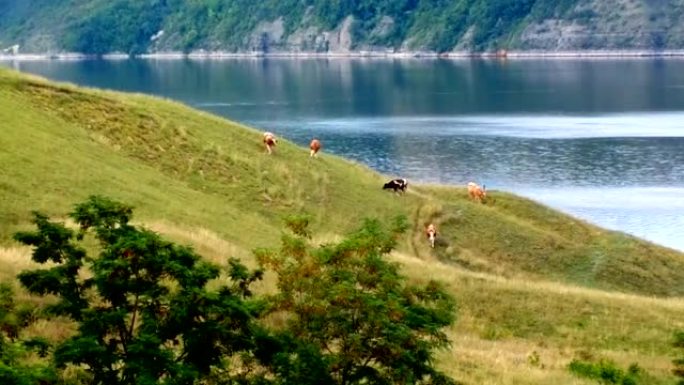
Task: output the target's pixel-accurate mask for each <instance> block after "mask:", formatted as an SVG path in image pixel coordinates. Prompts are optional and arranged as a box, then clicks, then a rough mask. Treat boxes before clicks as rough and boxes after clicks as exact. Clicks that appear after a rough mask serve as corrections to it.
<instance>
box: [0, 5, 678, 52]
mask: <svg viewBox="0 0 684 385" xmlns="http://www.w3.org/2000/svg"><path fill="white" fill-rule="evenodd" d="M683 14H684V2H682V1H681V0H667V1H653V0H635V1H629V0H613V1H610V2H605V1H599V0H561V1H557V0H452V1H443V0H355V1H335V2H332V1H327V0H264V1H259V2H254V1H251V0H231V1H228V0H202V1H195V0H193V1H190V0H145V1H139V0H113V1H102V0H88V1H80V0H54V1H46V0H26V1H16V0H6V2H5V4H4V5H2V4H0V15H1V16H0V47H4V46H10V45H13V44H21V45H22V46H23V50H24V51H25V52H30V51H33V52H36V51H38V52H45V51H71V52H83V53H93V54H101V53H107V52H114V51H117V52H126V53H132V54H137V53H143V52H156V51H172V50H184V51H192V50H198V49H208V50H227V51H243V52H244V51H247V52H249V51H269V52H274V51H276V52H277V51H308V52H346V51H348V50H356V51H359V50H381V51H384V50H387V49H390V50H430V51H436V52H447V51H451V50H460V51H462V50H472V51H483V50H495V49H526V50H530V49H541V50H583V49H662V48H671V49H672V48H684V38H683V37H682V32H683V28H684V27H683V26H682V25H681V23H679V20H680V19H681V16H682V15H683ZM160 31H164V33H163V34H159V35H158V32H160ZM153 37H154V38H153Z"/></svg>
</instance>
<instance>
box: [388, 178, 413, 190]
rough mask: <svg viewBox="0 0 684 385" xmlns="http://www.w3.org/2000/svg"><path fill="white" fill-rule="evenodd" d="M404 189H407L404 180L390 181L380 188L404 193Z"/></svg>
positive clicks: (406, 183) (406, 182)
mask: <svg viewBox="0 0 684 385" xmlns="http://www.w3.org/2000/svg"><path fill="white" fill-rule="evenodd" d="M406 187H408V181H407V180H406V179H403V178H400V179H392V180H391V181H389V182H387V183H385V185H384V186H382V189H383V190H387V189H392V190H394V192H398V191H401V192H405V191H406Z"/></svg>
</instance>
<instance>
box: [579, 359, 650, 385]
mask: <svg viewBox="0 0 684 385" xmlns="http://www.w3.org/2000/svg"><path fill="white" fill-rule="evenodd" d="M568 368H569V369H570V371H571V372H572V373H574V374H575V375H577V376H578V377H584V378H589V379H593V380H596V381H598V383H600V384H617V385H639V384H640V380H641V377H642V372H643V371H642V370H641V368H639V366H638V365H637V364H632V365H630V367H629V368H628V369H627V372H625V371H623V370H622V369H620V368H618V367H617V366H616V365H615V363H614V362H612V361H608V360H601V361H599V362H586V361H580V360H573V361H572V362H570V365H569V366H568Z"/></svg>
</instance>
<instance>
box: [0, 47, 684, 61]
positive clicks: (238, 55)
mask: <svg viewBox="0 0 684 385" xmlns="http://www.w3.org/2000/svg"><path fill="white" fill-rule="evenodd" d="M259 58H286V59H346V58H349V59H357V58H369V59H586V58H591V59H614V58H684V49H678V50H577V51H506V50H501V51H496V52H468V51H459V52H443V53H437V52H432V51H407V52H394V51H348V52H341V51H340V52H306V51H289V52H285V51H283V52H261V51H255V52H226V51H192V52H189V53H185V52H176V51H171V52H156V53H146V54H139V55H129V54H126V53H118V52H115V53H109V54H104V55H90V54H82V53H76V52H64V53H25V54H24V53H22V54H2V53H0V61H31V60H36V61H40V60H92V59H104V60H125V59H153V60H175V59H259Z"/></svg>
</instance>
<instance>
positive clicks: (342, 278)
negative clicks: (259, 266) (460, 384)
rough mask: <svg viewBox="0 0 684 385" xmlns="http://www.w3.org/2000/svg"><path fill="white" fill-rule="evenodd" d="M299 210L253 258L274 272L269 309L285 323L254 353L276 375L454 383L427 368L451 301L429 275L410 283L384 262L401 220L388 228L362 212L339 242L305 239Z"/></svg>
mask: <svg viewBox="0 0 684 385" xmlns="http://www.w3.org/2000/svg"><path fill="white" fill-rule="evenodd" d="M303 223H306V221H303V220H302V219H301V218H295V220H293V221H290V222H289V223H288V225H289V227H290V228H291V230H292V231H293V233H294V235H285V236H283V240H282V247H281V249H280V250H279V251H269V250H258V251H257V252H256V255H257V258H258V259H259V260H260V262H261V263H263V264H264V265H265V266H268V267H270V268H272V269H273V270H274V271H275V272H276V273H277V275H278V287H279V288H280V293H279V294H278V295H277V296H275V297H274V298H273V308H272V309H271V311H272V312H281V313H284V314H285V315H286V318H287V326H286V328H284V330H283V331H282V333H281V334H280V339H279V340H278V341H277V342H274V343H273V344H272V346H271V348H270V349H268V350H267V351H262V352H261V358H262V359H263V360H264V361H265V362H267V363H270V365H271V366H272V367H273V368H274V370H275V371H276V373H277V377H278V378H279V381H277V382H279V383H291V384H295V383H297V384H317V383H318V384H320V383H329V384H345V385H346V384H362V383H363V384H428V383H445V384H446V383H453V381H452V380H450V379H449V378H447V377H446V376H445V375H443V374H442V373H440V372H439V371H437V370H436V369H435V368H434V362H433V354H434V350H435V349H437V348H442V347H445V346H447V344H448V340H447V337H446V335H445V333H444V331H443V328H444V327H446V326H448V325H450V324H451V323H452V322H453V321H454V311H455V305H454V301H453V299H452V298H451V297H450V296H449V295H448V294H447V293H446V292H445V291H444V290H443V289H442V288H441V286H440V285H439V284H437V283H435V282H429V283H427V284H426V285H424V286H417V285H411V284H409V283H407V282H406V279H405V277H403V276H402V275H401V274H400V273H399V266H398V265H397V264H393V263H390V262H388V261H387V260H386V255H387V254H388V253H389V252H390V251H391V250H392V249H393V248H394V246H395V242H396V238H397V235H398V234H400V233H401V232H403V231H404V230H405V229H406V225H405V223H404V221H403V220H398V221H397V222H396V223H395V225H394V226H393V228H392V229H389V230H387V229H385V228H383V226H382V225H381V224H380V223H379V222H378V221H375V220H367V221H366V222H365V223H364V225H363V226H362V227H361V228H360V229H359V230H358V231H356V232H354V233H352V234H351V235H350V236H349V237H348V238H347V239H346V240H344V241H342V242H340V243H338V244H329V245H323V246H321V247H319V248H315V247H311V245H310V244H309V240H308V239H309V232H308V230H307V229H306V226H302V224H303Z"/></svg>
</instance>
